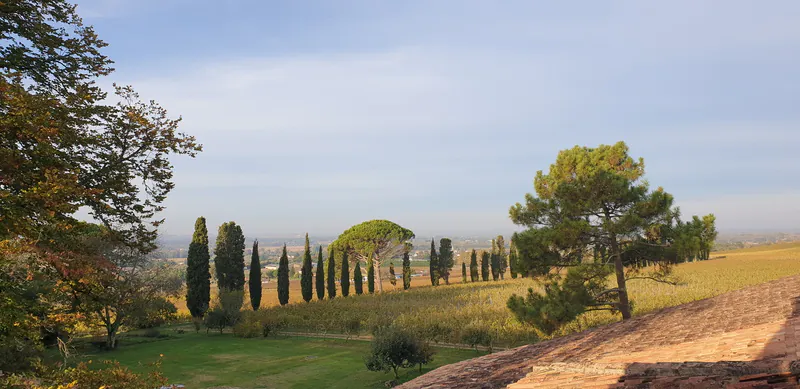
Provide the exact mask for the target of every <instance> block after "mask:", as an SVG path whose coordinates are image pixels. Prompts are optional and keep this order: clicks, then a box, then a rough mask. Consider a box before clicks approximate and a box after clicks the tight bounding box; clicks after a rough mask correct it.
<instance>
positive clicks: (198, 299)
mask: <svg viewBox="0 0 800 389" xmlns="http://www.w3.org/2000/svg"><path fill="white" fill-rule="evenodd" d="M209 261H210V255H209V253H208V229H207V228H206V218H204V217H202V216H201V217H199V218H197V221H195V223H194V234H193V235H192V243H190V244H189V254H188V255H187V257H186V307H187V308H188V309H189V313H190V314H191V315H192V317H194V318H201V317H203V315H205V313H206V311H207V310H208V307H209V304H210V303H211V273H210V264H209Z"/></svg>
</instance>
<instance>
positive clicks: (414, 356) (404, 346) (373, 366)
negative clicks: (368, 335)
mask: <svg viewBox="0 0 800 389" xmlns="http://www.w3.org/2000/svg"><path fill="white" fill-rule="evenodd" d="M433 354H434V352H433V349H432V348H431V347H430V346H428V345H427V344H425V343H423V342H421V341H420V340H419V339H418V338H417V337H415V336H413V335H412V334H411V333H409V332H407V331H403V330H402V329H400V328H397V327H386V328H385V329H383V330H381V331H379V332H378V333H377V334H376V335H375V338H373V340H372V350H371V352H370V354H368V355H367V356H365V357H364V365H366V367H367V369H368V370H370V371H383V372H387V373H388V372H389V371H390V370H391V371H393V372H394V378H395V379H397V378H399V376H398V375H397V369H398V368H408V367H413V366H415V365H420V370H421V369H422V365H424V364H427V363H428V362H430V361H431V360H433Z"/></svg>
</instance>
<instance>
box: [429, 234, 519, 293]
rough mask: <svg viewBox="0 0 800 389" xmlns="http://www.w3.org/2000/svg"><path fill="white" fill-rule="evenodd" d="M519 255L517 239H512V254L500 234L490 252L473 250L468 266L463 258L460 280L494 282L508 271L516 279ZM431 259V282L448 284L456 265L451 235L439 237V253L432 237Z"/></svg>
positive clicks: (464, 281) (432, 283)
mask: <svg viewBox="0 0 800 389" xmlns="http://www.w3.org/2000/svg"><path fill="white" fill-rule="evenodd" d="M518 257H519V256H518V255H517V252H516V248H515V246H514V242H513V241H512V242H511V245H510V247H509V253H508V254H506V245H505V239H504V238H503V236H502V235H498V236H497V238H495V239H492V249H491V251H485V250H480V251H476V250H475V249H472V251H471V252H470V255H469V267H467V263H466V262H465V261H462V263H461V282H463V283H466V282H468V281H471V282H477V281H481V280H482V281H489V279H490V278H491V279H492V280H494V281H497V280H503V279H505V274H506V271H509V272H510V273H511V278H517V276H518V275H519V272H518V270H517V268H518V267H519V264H518V263H517V259H518ZM429 260H430V263H429V266H430V267H429V274H430V279H431V285H432V286H439V284H440V281H441V280H444V283H445V285H449V284H450V273H451V272H452V269H453V266H454V265H455V261H454V259H453V245H452V241H451V240H450V239H449V238H442V239H440V240H439V251H438V252H437V251H436V241H435V240H434V239H431V249H430V256H429Z"/></svg>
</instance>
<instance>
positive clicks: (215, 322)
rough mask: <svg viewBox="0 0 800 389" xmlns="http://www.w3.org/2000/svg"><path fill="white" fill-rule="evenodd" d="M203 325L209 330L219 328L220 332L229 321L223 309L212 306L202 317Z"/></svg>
mask: <svg viewBox="0 0 800 389" xmlns="http://www.w3.org/2000/svg"><path fill="white" fill-rule="evenodd" d="M203 325H204V326H206V328H207V329H210V330H219V333H220V334H221V333H222V331H223V330H224V329H225V327H228V326H229V325H230V322H229V321H228V315H226V314H225V311H223V310H222V309H221V308H214V309H211V310H210V311H208V312H206V317H204V318H203Z"/></svg>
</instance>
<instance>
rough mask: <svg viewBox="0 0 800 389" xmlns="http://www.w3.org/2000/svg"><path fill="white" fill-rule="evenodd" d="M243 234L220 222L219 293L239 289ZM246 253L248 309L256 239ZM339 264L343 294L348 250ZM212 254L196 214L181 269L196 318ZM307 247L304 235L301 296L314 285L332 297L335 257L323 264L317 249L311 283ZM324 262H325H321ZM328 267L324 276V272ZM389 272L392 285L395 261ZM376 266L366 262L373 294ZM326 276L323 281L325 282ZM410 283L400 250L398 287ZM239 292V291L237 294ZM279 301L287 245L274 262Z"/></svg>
mask: <svg viewBox="0 0 800 389" xmlns="http://www.w3.org/2000/svg"><path fill="white" fill-rule="evenodd" d="M244 243H245V239H244V234H243V233H242V228H241V227H240V226H238V225H237V224H236V223H235V222H228V223H223V224H222V225H221V226H220V227H219V233H218V235H217V241H216V247H215V249H214V254H215V258H214V270H215V272H216V275H217V286H218V288H219V291H220V292H230V291H238V292H243V291H244V283H245V279H244V247H245V246H244ZM252 251H253V252H252V254H251V257H250V274H249V282H248V289H249V292H250V305H251V306H252V308H253V310H258V308H259V307H260V306H261V297H262V291H261V261H260V258H259V254H258V240H255V241H253V250H252ZM341 255H342V258H341V261H342V265H341V273H340V274H339V275H340V277H339V279H340V283H341V293H342V296H344V297H346V296H348V295H349V294H350V265H349V261H348V258H347V253H346V252H344V253H342V254H341ZM210 260H211V256H210V253H209V242H208V228H207V227H206V219H205V218H204V217H202V216H201V217H199V218H197V221H196V222H195V229H194V234H193V235H192V242H191V243H190V244H189V254H188V256H187V261H186V262H187V270H186V286H187V288H186V305H187V307H188V308H189V312H190V313H191V315H192V317H195V318H201V317H203V316H204V315H205V313H206V311H208V309H209V306H210V301H211V265H210ZM311 260H312V259H311V247H310V243H309V239H308V234H306V239H305V247H304V252H303V263H302V273H301V277H300V286H301V293H302V296H303V300H304V301H306V302H308V301H311V299H312V297H313V294H314V289H316V295H317V299H319V300H322V299H324V298H325V292H326V289H327V295H328V298H329V299H330V298H335V297H336V258H335V253H334V252H333V251H331V252H330V254H329V257H328V261H327V263H325V262H324V260H323V255H322V246H319V250H318V254H317V271H316V282H314V279H313V266H312V262H311ZM326 265H327V266H326ZM326 272H327V275H326ZM389 272H390V274H391V275H392V277H393V278H392V284H394V283H395V282H396V281H395V279H394V264H391V267H390V271H389ZM374 277H375V269H374V268H373V266H372V264H369V268H368V270H367V278H368V284H367V285H368V292H369V293H374V292H375V290H374V284H375V283H374ZM326 281H327V282H326ZM353 281H354V285H353V286H354V289H355V293H356V294H363V293H364V288H363V276H362V273H361V264H360V263H359V262H356V266H355V270H354V272H353ZM410 287H411V261H410V259H409V253H408V250H405V253H404V255H403V289H408V288H410ZM243 295H244V294H243V293H242V296H243ZM278 301H279V302H280V304H281V305H286V304H288V303H289V257H288V254H287V252H286V245H285V244H284V245H283V252H282V253H281V257H280V260H279V261H278Z"/></svg>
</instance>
